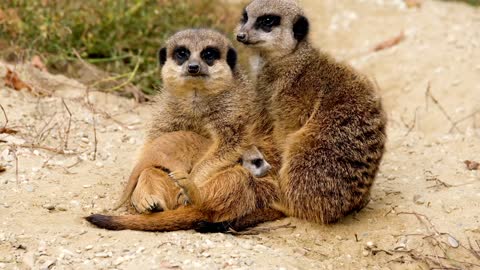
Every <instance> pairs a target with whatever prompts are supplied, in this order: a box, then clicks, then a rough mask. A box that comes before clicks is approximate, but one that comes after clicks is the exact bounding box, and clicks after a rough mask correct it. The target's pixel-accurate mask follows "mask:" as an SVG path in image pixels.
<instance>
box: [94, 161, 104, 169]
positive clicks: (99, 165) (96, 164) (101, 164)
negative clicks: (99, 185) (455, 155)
mask: <svg viewBox="0 0 480 270" xmlns="http://www.w3.org/2000/svg"><path fill="white" fill-rule="evenodd" d="M95 166H97V167H99V168H103V163H102V162H100V161H99V162H97V163H95Z"/></svg>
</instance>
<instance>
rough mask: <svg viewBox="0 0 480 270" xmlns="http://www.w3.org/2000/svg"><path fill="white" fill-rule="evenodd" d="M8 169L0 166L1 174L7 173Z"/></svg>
mask: <svg viewBox="0 0 480 270" xmlns="http://www.w3.org/2000/svg"><path fill="white" fill-rule="evenodd" d="M6 170H7V169H6V168H5V167H3V166H2V165H0V173H2V172H4V171H6Z"/></svg>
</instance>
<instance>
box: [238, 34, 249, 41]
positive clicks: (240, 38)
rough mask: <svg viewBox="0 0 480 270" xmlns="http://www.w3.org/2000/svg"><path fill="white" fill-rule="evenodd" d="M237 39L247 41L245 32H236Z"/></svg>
mask: <svg viewBox="0 0 480 270" xmlns="http://www.w3.org/2000/svg"><path fill="white" fill-rule="evenodd" d="M237 40H238V41H240V42H245V41H247V34H246V33H238V34H237Z"/></svg>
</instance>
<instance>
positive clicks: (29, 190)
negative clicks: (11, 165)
mask: <svg viewBox="0 0 480 270" xmlns="http://www.w3.org/2000/svg"><path fill="white" fill-rule="evenodd" d="M25 190H26V191H28V192H34V191H35V188H34V187H33V186H32V185H26V186H25Z"/></svg>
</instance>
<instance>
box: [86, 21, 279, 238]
mask: <svg viewBox="0 0 480 270" xmlns="http://www.w3.org/2000/svg"><path fill="white" fill-rule="evenodd" d="M159 61H160V64H161V66H162V79H163V83H164V88H163V90H162V92H161V93H160V95H159V97H158V98H157V104H156V108H157V113H156V115H155V116H154V117H153V121H152V123H151V125H150V126H151V127H150V130H149V132H148V134H147V144H149V143H154V141H155V139H156V138H159V137H162V136H164V135H165V134H168V133H171V132H177V131H191V132H194V133H196V134H198V135H200V136H204V137H207V138H209V139H210V140H211V141H210V143H209V145H208V147H207V149H206V150H204V153H203V154H202V155H201V156H200V158H199V160H198V161H196V162H195V164H194V165H193V166H192V168H191V171H190V172H189V169H188V168H187V167H188V166H183V167H182V166H178V170H177V171H170V172H169V169H168V168H160V170H161V171H163V172H165V173H168V175H169V176H170V177H172V178H173V179H174V180H175V181H176V182H177V183H180V186H182V188H184V189H187V191H188V192H187V193H189V194H188V195H190V196H191V197H193V198H194V200H193V201H192V202H191V203H190V204H188V205H182V206H179V207H178V208H176V209H174V210H171V211H164V212H160V213H154V214H150V215H128V216H105V215H91V216H89V217H87V218H86V219H87V220H88V221H89V222H91V223H93V224H94V225H97V226H98V227H102V228H106V229H112V230H120V229H132V230H147V231H149V230H154V231H170V230H179V229H192V228H195V226H197V225H196V224H199V223H200V222H202V221H206V222H222V221H228V220H235V219H237V218H241V217H242V216H247V215H249V214H252V213H255V212H258V211H264V210H265V209H268V207H269V206H270V204H271V202H273V201H274V200H276V199H277V194H278V186H277V183H276V181H275V178H274V177H273V176H270V175H268V176H264V177H262V178H255V177H253V175H252V174H251V173H250V172H249V171H248V170H247V169H246V168H244V167H243V166H242V165H241V164H240V163H239V160H242V156H243V154H244V153H247V156H248V155H250V154H251V153H264V154H267V155H266V156H267V157H268V156H269V155H270V156H271V154H270V153H272V152H274V151H273V150H272V147H271V146H269V145H268V143H264V141H265V138H266V136H264V135H263V134H262V133H261V131H262V130H263V129H264V128H265V125H266V121H265V120H263V118H262V115H261V114H260V112H261V107H260V106H258V104H257V97H256V94H255V91H254V89H253V88H252V87H250V85H249V83H248V81H247V80H246V79H245V78H244V76H243V74H242V73H241V71H240V70H239V69H237V67H236V53H235V50H234V49H233V48H232V45H231V43H230V42H229V41H228V39H227V38H226V37H225V36H223V35H222V34H220V33H218V32H216V31H213V30H207V29H189V30H184V31H180V32H178V33H176V34H175V35H173V36H172V37H171V38H170V39H169V40H168V41H167V44H166V47H165V48H162V49H161V50H160V52H159ZM254 146H258V149H259V151H258V149H257V151H258V152H257V151H255V149H254V148H253V149H252V147H254ZM252 151H253V152H252ZM260 151H261V152H260ZM272 160H273V161H274V163H273V164H272V165H270V164H268V168H270V167H274V166H275V164H278V163H279V162H278V161H276V160H278V159H275V158H272ZM242 162H243V160H242ZM270 163H272V162H270ZM277 167H278V166H277ZM277 169H278V168H277ZM272 171H276V170H272ZM140 174H141V173H140ZM262 174H263V173H262ZM193 195H194V196H193ZM158 203H161V202H158ZM161 207H163V205H162V206H161ZM270 211H273V214H272V215H271V217H272V218H273V217H275V216H276V217H278V216H281V215H282V214H281V213H279V212H278V211H276V212H275V211H274V210H270Z"/></svg>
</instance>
